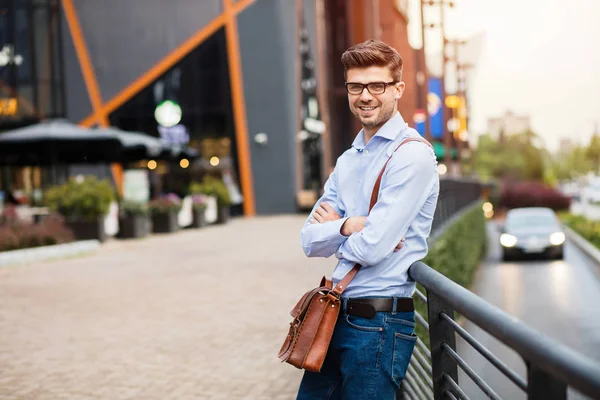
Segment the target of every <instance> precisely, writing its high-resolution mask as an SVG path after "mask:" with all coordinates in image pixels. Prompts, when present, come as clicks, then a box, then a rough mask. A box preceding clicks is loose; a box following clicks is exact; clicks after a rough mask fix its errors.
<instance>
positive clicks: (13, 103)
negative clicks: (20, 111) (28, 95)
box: [0, 98, 18, 116]
mask: <svg viewBox="0 0 600 400" xmlns="http://www.w3.org/2000/svg"><path fill="white" fill-rule="evenodd" d="M17 105H18V103H17V99H15V98H10V99H0V115H6V116H14V115H16V114H17Z"/></svg>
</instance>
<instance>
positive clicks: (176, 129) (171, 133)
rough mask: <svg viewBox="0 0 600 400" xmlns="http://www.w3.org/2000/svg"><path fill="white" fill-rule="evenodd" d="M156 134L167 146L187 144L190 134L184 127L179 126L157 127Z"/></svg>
mask: <svg viewBox="0 0 600 400" xmlns="http://www.w3.org/2000/svg"><path fill="white" fill-rule="evenodd" d="M158 133H159V134H160V138H161V140H162V141H163V142H165V143H167V144H188V143H189V141H190V134H189V133H188V130H187V128H186V127H185V126H183V125H181V124H179V125H175V126H170V127H166V126H161V125H159V126H158Z"/></svg>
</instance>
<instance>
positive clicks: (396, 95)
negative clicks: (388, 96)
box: [394, 81, 406, 100]
mask: <svg viewBox="0 0 600 400" xmlns="http://www.w3.org/2000/svg"><path fill="white" fill-rule="evenodd" d="M405 88H406V84H405V83H404V82H402V81H400V82H398V83H396V86H395V89H396V90H395V91H394V98H395V99H396V100H399V99H400V97H402V94H403V93H404V89H405Z"/></svg>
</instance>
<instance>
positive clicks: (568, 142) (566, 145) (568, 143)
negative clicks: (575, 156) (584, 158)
mask: <svg viewBox="0 0 600 400" xmlns="http://www.w3.org/2000/svg"><path fill="white" fill-rule="evenodd" d="M574 148H575V143H574V142H573V139H571V138H563V139H560V143H559V148H558V151H559V152H560V153H562V154H570V153H571V152H572V151H573V149H574Z"/></svg>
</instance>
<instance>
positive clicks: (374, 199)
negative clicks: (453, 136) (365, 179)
mask: <svg viewBox="0 0 600 400" xmlns="http://www.w3.org/2000/svg"><path fill="white" fill-rule="evenodd" d="M408 142H422V143H425V144H426V145H427V146H429V147H432V146H431V144H430V143H429V142H428V141H427V140H425V139H418V138H410V139H406V140H403V141H402V143H400V144H399V145H398V147H396V149H394V151H393V152H392V155H391V156H389V157H388V159H387V161H386V162H385V164H383V168H381V172H380V173H379V176H378V177H377V181H375V186H374V187H373V193H371V203H370V204H369V212H371V209H372V208H373V207H374V206H375V203H377V197H378V196H379V187H380V186H381V178H383V174H384V173H385V167H387V165H388V163H389V162H390V160H391V159H392V156H393V155H394V153H395V152H396V150H398V149H399V148H400V147H401V146H402V145H404V144H406V143H408Z"/></svg>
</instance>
